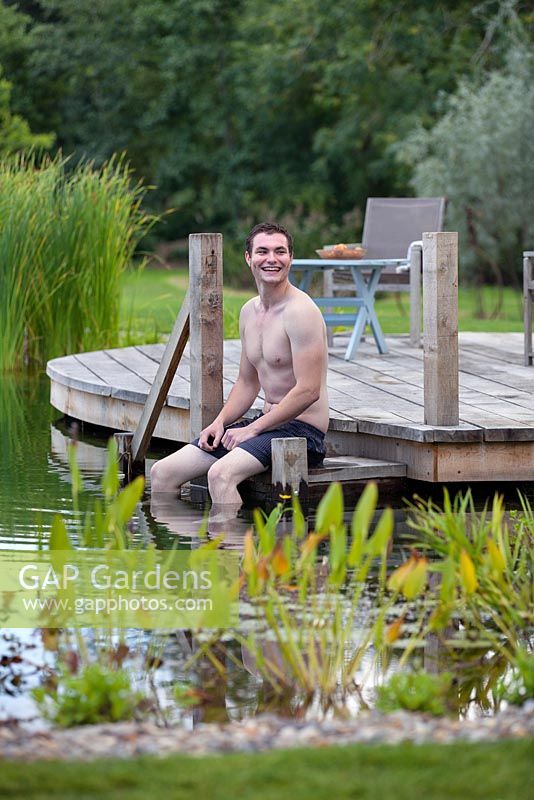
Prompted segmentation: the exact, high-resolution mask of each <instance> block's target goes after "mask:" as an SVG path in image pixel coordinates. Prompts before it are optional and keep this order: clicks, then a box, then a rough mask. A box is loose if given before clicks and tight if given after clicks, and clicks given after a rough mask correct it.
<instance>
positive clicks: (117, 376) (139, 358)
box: [47, 333, 534, 483]
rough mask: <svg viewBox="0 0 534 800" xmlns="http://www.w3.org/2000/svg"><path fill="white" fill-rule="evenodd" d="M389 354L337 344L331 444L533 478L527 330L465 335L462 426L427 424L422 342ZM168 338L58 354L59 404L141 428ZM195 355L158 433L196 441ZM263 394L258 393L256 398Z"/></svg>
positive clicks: (497, 477)
mask: <svg viewBox="0 0 534 800" xmlns="http://www.w3.org/2000/svg"><path fill="white" fill-rule="evenodd" d="M386 341H387V345H388V348H389V353H388V354H385V355H379V354H378V353H377V351H376V347H375V344H374V341H373V340H372V339H370V338H369V339H368V340H367V341H366V342H364V343H362V345H361V347H360V349H359V351H358V356H357V359H356V360H355V361H354V362H346V361H344V359H343V353H344V351H345V348H346V342H347V340H346V338H345V339H343V338H342V337H336V346H335V347H333V348H332V349H331V350H330V358H329V371H328V392H329V399H330V418H331V419H330V428H329V432H328V438H327V442H328V446H329V450H330V453H331V454H332V455H334V454H344V455H345V454H346V455H353V456H364V457H366V458H370V459H383V460H387V461H392V462H401V463H403V464H406V467H407V476H408V478H413V479H416V480H424V481H432V482H441V481H443V482H446V481H454V482H466V483H467V482H473V481H525V480H531V479H532V478H534V368H532V367H525V366H524V365H523V334H522V333H506V334H490V333H461V334H460V376H459V377H460V425H459V426H455V427H435V426H430V425H425V424H424V423H423V416H424V415H423V351H422V349H416V348H413V347H411V346H410V344H409V341H408V337H407V336H397V337H391V336H390V337H386ZM163 350H164V345H145V346H141V347H127V348H122V349H116V350H105V351H99V352H94V353H81V354H77V355H71V356H65V357H63V358H57V359H54V360H53V361H50V362H49V364H48V366H47V374H48V376H49V377H50V379H51V403H52V405H53V406H54V407H55V408H57V409H58V410H59V411H61V412H63V413H65V414H68V415H69V416H71V417H74V418H76V419H80V420H83V421H86V422H90V423H93V424H96V425H101V426H104V427H107V428H111V429H113V430H133V429H135V427H136V425H137V422H138V419H139V416H140V414H141V409H142V404H143V403H144V401H145V399H146V397H147V394H148V391H149V388H150V385H151V382H152V381H153V379H154V376H155V374H156V370H157V367H158V363H159V360H160V359H161V356H162V353H163ZM239 354H240V343H239V342H238V341H226V342H225V343H224V394H225V396H226V395H227V394H228V392H229V390H230V388H231V386H232V383H233V381H235V379H236V376H237V373H238V368H239ZM189 395H190V382H189V356H188V350H187V349H186V352H185V354H184V357H183V358H182V361H181V363H180V365H179V367H178V371H177V374H176V377H175V379H174V381H173V383H172V386H171V389H170V392H169V395H168V399H167V403H166V405H165V407H164V409H163V411H162V414H161V417H160V420H159V422H158V425H157V427H156V431H155V436H157V437H161V438H163V439H167V440H171V441H178V442H186V441H188V440H189V438H190V437H189ZM259 405H260V402H259V400H258V402H257V406H258V407H259Z"/></svg>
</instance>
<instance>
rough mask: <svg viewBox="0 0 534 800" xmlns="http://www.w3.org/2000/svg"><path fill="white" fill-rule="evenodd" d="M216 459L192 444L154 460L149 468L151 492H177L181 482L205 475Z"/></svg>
mask: <svg viewBox="0 0 534 800" xmlns="http://www.w3.org/2000/svg"><path fill="white" fill-rule="evenodd" d="M216 461H217V459H216V458H215V457H214V456H212V455H210V454H209V453H207V452H206V451H205V450H201V449H200V448H199V447H196V446H195V445H193V444H186V445H185V447H182V448H181V450H177V451H176V453H172V455H170V456H167V457H166V458H162V459H161V460H160V461H156V463H155V464H154V466H153V467H152V469H151V470H150V482H151V486H152V492H153V493H159V492H177V491H178V489H179V488H180V486H182V484H184V483H186V482H187V481H190V480H192V479H193V478H198V477H199V475H205V474H206V473H207V472H208V470H209V468H210V467H211V466H212V465H213V464H214V463H215V462H216Z"/></svg>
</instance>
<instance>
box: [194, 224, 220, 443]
mask: <svg viewBox="0 0 534 800" xmlns="http://www.w3.org/2000/svg"><path fill="white" fill-rule="evenodd" d="M222 281H223V238H222V234H220V233H192V234H191V235H190V236H189V292H190V297H191V321H190V369H191V402H190V411H189V416H190V424H191V438H194V437H195V436H198V435H199V434H200V432H201V430H202V429H203V428H205V427H206V425H209V423H210V422H213V420H214V419H215V417H216V416H217V414H218V413H219V411H220V410H221V407H222V403H223V388H222V383H223V294H222Z"/></svg>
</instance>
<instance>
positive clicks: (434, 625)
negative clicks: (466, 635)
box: [428, 603, 453, 631]
mask: <svg viewBox="0 0 534 800" xmlns="http://www.w3.org/2000/svg"><path fill="white" fill-rule="evenodd" d="M452 611H453V606H452V605H450V604H445V603H440V604H439V606H437V607H436V608H435V609H434V611H433V612H432V614H431V615H430V619H429V620H428V627H429V629H430V630H431V631H442V630H443V629H444V628H446V627H447V625H448V624H449V622H450V620H451V617H452Z"/></svg>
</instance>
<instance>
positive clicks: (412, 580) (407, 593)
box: [402, 558, 428, 600]
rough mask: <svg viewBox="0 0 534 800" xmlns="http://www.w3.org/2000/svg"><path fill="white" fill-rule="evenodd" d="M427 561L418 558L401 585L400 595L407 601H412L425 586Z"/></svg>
mask: <svg viewBox="0 0 534 800" xmlns="http://www.w3.org/2000/svg"><path fill="white" fill-rule="evenodd" d="M427 571H428V559H426V558H419V559H417V561H416V564H415V566H414V568H413V569H412V570H411V571H410V572H409V574H408V575H407V577H406V580H405V581H404V583H403V585H402V593H403V595H404V597H405V598H406V599H407V600H414V599H415V598H416V597H417V596H418V595H420V594H421V592H422V591H423V589H424V588H425V586H426V579H427Z"/></svg>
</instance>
